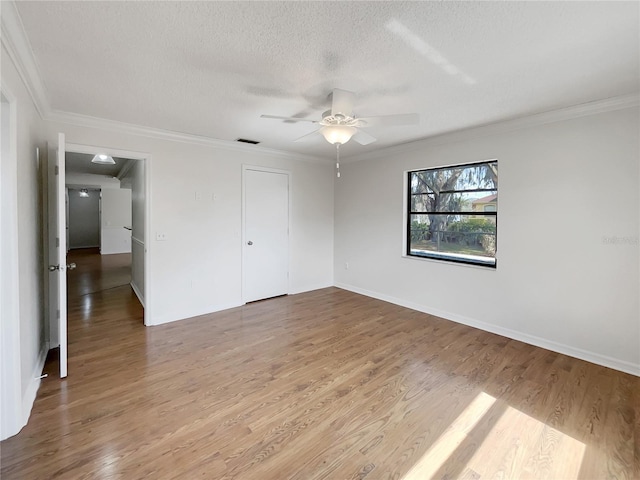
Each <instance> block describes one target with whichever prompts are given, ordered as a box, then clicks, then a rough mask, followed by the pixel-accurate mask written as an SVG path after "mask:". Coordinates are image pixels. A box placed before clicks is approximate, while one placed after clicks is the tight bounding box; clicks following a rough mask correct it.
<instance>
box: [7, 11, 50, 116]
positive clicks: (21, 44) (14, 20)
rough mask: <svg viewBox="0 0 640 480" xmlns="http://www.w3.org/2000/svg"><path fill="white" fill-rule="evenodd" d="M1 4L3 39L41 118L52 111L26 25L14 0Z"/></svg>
mask: <svg viewBox="0 0 640 480" xmlns="http://www.w3.org/2000/svg"><path fill="white" fill-rule="evenodd" d="M0 3H1V6H0V28H1V31H2V35H0V37H1V41H2V45H3V46H4V48H5V49H6V50H7V53H8V54H9V57H10V58H11V60H12V61H13V64H14V65H15V67H16V70H17V71H18V74H19V75H20V78H21V79H22V82H23V83H24V85H25V86H26V88H27V91H28V92H29V95H31V98H32V100H33V103H34V105H35V107H36V110H37V111H38V113H39V115H40V117H41V118H43V119H46V117H47V116H48V115H49V114H50V112H51V107H50V105H49V101H48V100H47V95H46V89H45V87H44V84H43V83H42V77H41V75H40V72H39V70H38V65H37V64H36V61H35V57H34V55H33V50H32V49H31V44H30V43H29V40H28V39H27V36H26V35H25V33H24V26H23V25H22V20H21V18H20V14H19V13H18V9H17V8H16V5H15V3H14V2H13V0H11V1H7V0H3V1H2V2H0Z"/></svg>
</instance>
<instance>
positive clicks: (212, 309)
mask: <svg viewBox="0 0 640 480" xmlns="http://www.w3.org/2000/svg"><path fill="white" fill-rule="evenodd" d="M242 305H243V303H236V302H234V303H226V304H225V303H223V304H219V305H212V306H209V307H207V308H204V309H194V310H191V311H187V312H183V313H181V314H179V315H167V316H166V317H160V318H155V319H153V322H151V323H148V324H147V326H148V327H152V326H157V325H163V324H165V323H171V322H177V321H180V320H188V319H190V318H193V317H200V316H202V315H208V314H210V313H216V312H221V311H222V310H228V309H230V308H236V307H241V306H242Z"/></svg>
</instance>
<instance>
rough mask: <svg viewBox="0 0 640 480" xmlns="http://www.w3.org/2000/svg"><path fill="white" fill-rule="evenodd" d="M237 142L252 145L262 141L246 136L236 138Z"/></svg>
mask: <svg viewBox="0 0 640 480" xmlns="http://www.w3.org/2000/svg"><path fill="white" fill-rule="evenodd" d="M236 142H240V143H250V144H251V145H257V144H259V143H260V142H258V141H256V140H248V139H246V138H236Z"/></svg>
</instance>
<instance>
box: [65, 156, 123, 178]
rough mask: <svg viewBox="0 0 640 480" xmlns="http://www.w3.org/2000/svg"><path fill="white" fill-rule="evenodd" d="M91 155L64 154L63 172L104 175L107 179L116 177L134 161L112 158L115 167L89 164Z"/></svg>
mask: <svg viewBox="0 0 640 480" xmlns="http://www.w3.org/2000/svg"><path fill="white" fill-rule="evenodd" d="M92 158H93V155H89V154H87V153H76V152H66V153H65V171H66V172H67V173H89V174H92V175H104V176H107V177H116V176H118V174H119V173H120V172H121V171H122V169H123V168H124V167H125V166H126V165H127V164H128V163H129V162H135V160H129V159H127V158H119V157H113V160H114V161H115V162H116V163H115V165H101V164H98V163H91V159H92Z"/></svg>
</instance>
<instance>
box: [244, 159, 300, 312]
mask: <svg viewBox="0 0 640 480" xmlns="http://www.w3.org/2000/svg"><path fill="white" fill-rule="evenodd" d="M243 240H244V246H243V249H244V263H243V267H244V268H243V284H244V290H243V300H244V301H245V302H252V301H255V300H261V299H263V298H270V297H276V296H278V295H284V294H287V293H288V292H289V174H288V173H286V172H282V173H279V172H273V171H264V170H253V169H249V168H246V169H245V170H244V235H243Z"/></svg>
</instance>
